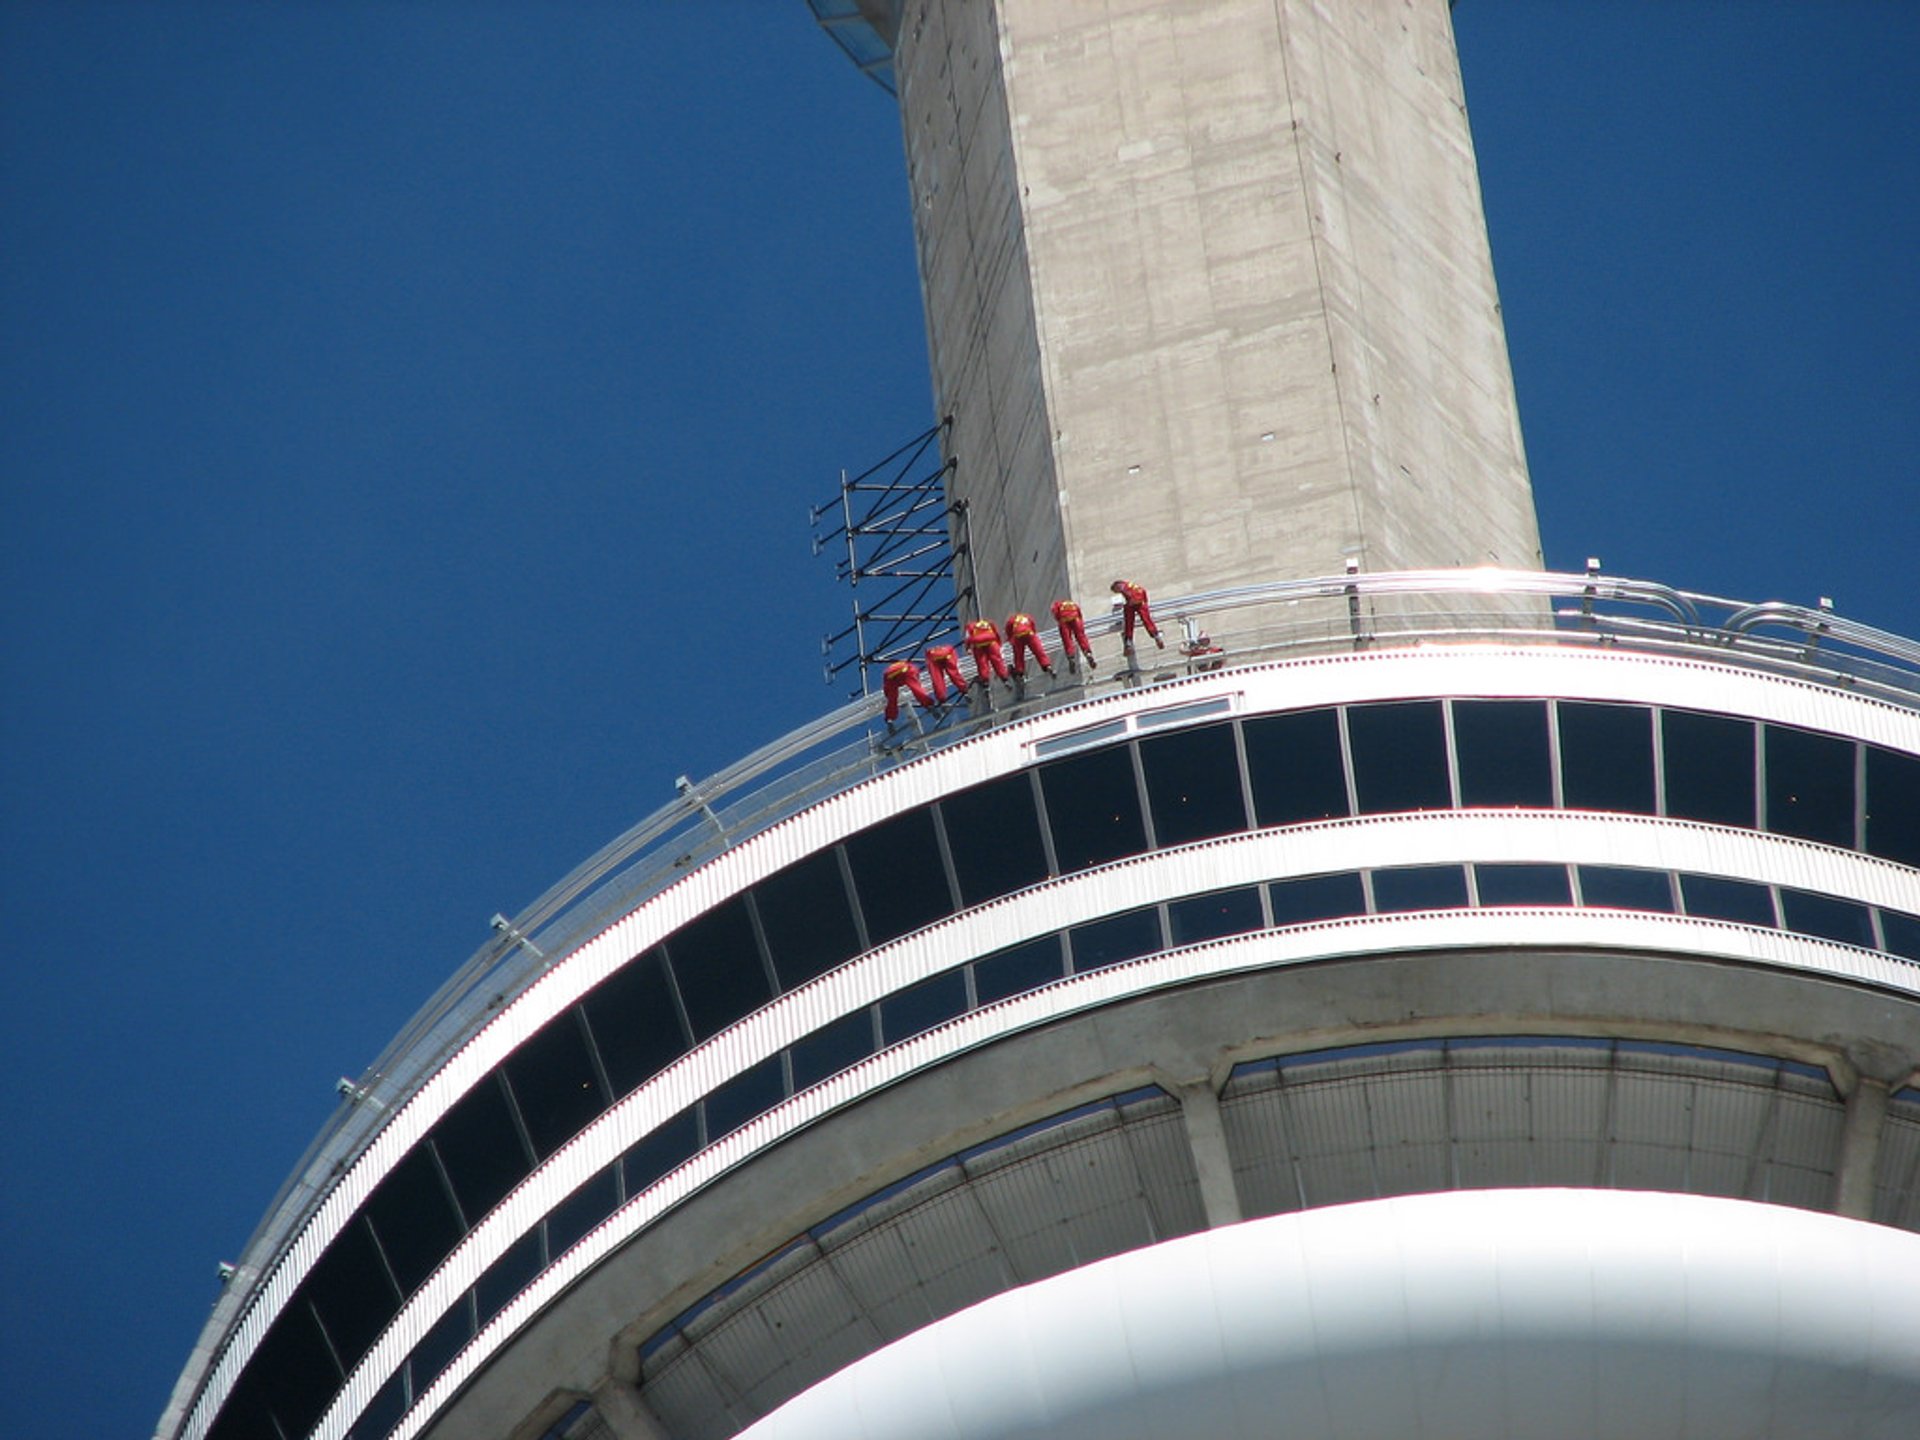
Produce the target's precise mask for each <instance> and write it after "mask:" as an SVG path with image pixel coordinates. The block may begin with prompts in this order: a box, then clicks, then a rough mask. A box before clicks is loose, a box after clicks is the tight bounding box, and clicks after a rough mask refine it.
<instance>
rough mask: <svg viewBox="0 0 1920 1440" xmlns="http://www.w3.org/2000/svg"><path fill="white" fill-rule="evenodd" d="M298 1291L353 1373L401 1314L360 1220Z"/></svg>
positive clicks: (342, 1234)
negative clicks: (372, 1346) (360, 1361)
mask: <svg viewBox="0 0 1920 1440" xmlns="http://www.w3.org/2000/svg"><path fill="white" fill-rule="evenodd" d="M300 1290H301V1293H302V1294H304V1295H305V1296H306V1297H307V1298H308V1299H309V1300H311V1301H312V1302H313V1308H314V1309H315V1310H317V1311H318V1312H319V1314H320V1323H321V1324H322V1325H323V1326H325V1327H326V1331H327V1338H328V1339H330V1340H332V1341H333V1352H334V1354H336V1355H338V1356H339V1357H340V1363H341V1364H342V1365H343V1366H345V1367H346V1368H347V1369H349V1370H351V1369H352V1368H353V1367H354V1366H355V1365H356V1364H357V1363H359V1360H360V1357H361V1356H363V1355H365V1354H366V1353H367V1350H368V1347H370V1346H371V1345H372V1344H373V1342H374V1341H375V1340H377V1339H378V1338H379V1336H380V1332H381V1331H382V1330H384V1329H385V1328H386V1326H387V1322H388V1321H389V1320H391V1319H393V1317H394V1316H395V1315H397V1314H398V1313H399V1312H400V1296H399V1293H398V1292H397V1291H395V1289H394V1288H393V1282H392V1281H391V1280H389V1279H388V1278H387V1267H386V1265H385V1263H384V1262H383V1261H382V1260H381V1258H380V1252H379V1251H378V1250H376V1249H375V1248H374V1244H373V1232H372V1231H371V1230H369V1229H368V1228H367V1222H366V1221H365V1220H364V1219H361V1218H356V1219H354V1220H352V1221H350V1222H349V1223H348V1225H347V1227H346V1229H344V1230H342V1231H341V1232H340V1234H339V1237H338V1238H337V1239H335V1240H334V1242H333V1244H331V1245H329V1246H328V1247H327V1253H326V1254H324V1255H322V1256H321V1257H320V1263H319V1264H317V1265H315V1266H314V1267H313V1273H312V1274H311V1275H309V1276H308V1277H307V1278H306V1280H305V1281H303V1282H302V1283H301V1286H300Z"/></svg>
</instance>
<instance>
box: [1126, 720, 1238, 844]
mask: <svg viewBox="0 0 1920 1440" xmlns="http://www.w3.org/2000/svg"><path fill="white" fill-rule="evenodd" d="M1140 768H1141V770H1142V771H1143V772H1144V773H1145V775H1146V779H1147V804H1148V806H1149V807H1150V808H1151V810H1152V811H1153V835H1154V839H1155V841H1156V842H1157V843H1158V844H1161V845H1185V844H1187V843H1188V842H1189V841H1193V840H1209V839H1211V838H1213V837H1214V836H1215V835H1230V834H1232V833H1233V832H1234V831H1236V830H1244V829H1246V828H1247V806H1246V802H1245V801H1244V800H1243V799H1242V798H1241V796H1240V757H1239V755H1238V754H1237V753H1236V752H1235V750H1234V745H1233V727H1232V726H1231V725H1197V726H1195V727H1193V728H1192V729H1190V730H1176V731H1172V732H1170V733H1168V734H1165V735H1154V736H1150V737H1149V738H1147V739H1144V740H1142V741H1141V742H1140Z"/></svg>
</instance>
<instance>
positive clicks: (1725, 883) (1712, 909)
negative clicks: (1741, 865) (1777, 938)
mask: <svg viewBox="0 0 1920 1440" xmlns="http://www.w3.org/2000/svg"><path fill="white" fill-rule="evenodd" d="M1680 901H1681V903H1682V904H1683V905H1684V906H1685V907H1686V911H1687V914H1689V915H1698V916H1701V917H1702V918H1704V919H1707V920H1732V921H1734V922H1735V923H1736V924H1740V925H1766V926H1769V927H1771V926H1773V925H1776V924H1777V923H1779V922H1777V921H1776V920H1775V919H1774V918H1773V892H1772V891H1771V890H1769V889H1768V888H1767V887H1766V886H1764V885H1755V884H1754V883H1753V882H1752V881H1750V880H1728V879H1726V878H1724V877H1722V876H1719V875H1682V876H1681V877H1680Z"/></svg>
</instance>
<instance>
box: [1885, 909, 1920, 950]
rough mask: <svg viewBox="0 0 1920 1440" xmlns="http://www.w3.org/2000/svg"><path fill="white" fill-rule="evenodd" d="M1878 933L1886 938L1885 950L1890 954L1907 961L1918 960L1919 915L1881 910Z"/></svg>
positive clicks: (1919, 943)
mask: <svg viewBox="0 0 1920 1440" xmlns="http://www.w3.org/2000/svg"><path fill="white" fill-rule="evenodd" d="M1880 933H1881V934H1882V935H1884V936H1885V937H1886V941H1887V947H1886V948H1887V950H1888V951H1889V952H1890V953H1892V954H1894V955H1899V956H1903V957H1904V958H1906V959H1908V960H1920V915H1903V914H1901V913H1900V912H1899V911H1898V910H1882V911H1881V912H1880Z"/></svg>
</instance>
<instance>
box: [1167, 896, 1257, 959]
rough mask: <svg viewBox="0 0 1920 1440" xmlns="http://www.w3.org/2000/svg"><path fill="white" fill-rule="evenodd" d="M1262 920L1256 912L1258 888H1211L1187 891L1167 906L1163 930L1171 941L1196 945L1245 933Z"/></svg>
mask: <svg viewBox="0 0 1920 1440" xmlns="http://www.w3.org/2000/svg"><path fill="white" fill-rule="evenodd" d="M1265 923H1266V920H1265V918H1264V917H1263V916H1262V915H1261V914H1260V890H1259V887H1258V886H1254V885H1249V886H1247V887H1246V888H1245V889H1242V890H1215V891H1214V892H1213V893H1212V894H1210V895H1190V896H1188V897H1187V898H1186V899H1184V900H1175V901H1173V902H1172V903H1171V904H1169V905H1168V906H1167V931H1168V933H1169V934H1170V935H1171V936H1172V937H1173V943H1174V944H1175V945H1198V944H1199V943H1200V942H1201V941H1202V940H1218V939H1220V938H1222V937H1223V936H1227V935H1245V934H1246V933H1247V932H1248V931H1250V930H1258V929H1259V928H1260V927H1261V926H1262V925H1264V924H1265Z"/></svg>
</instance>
